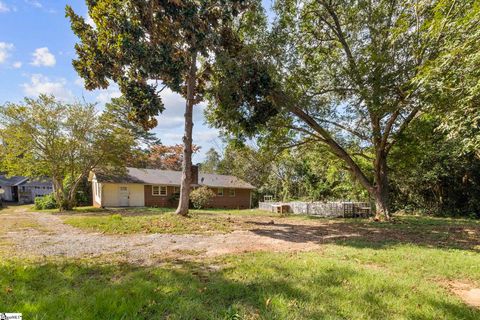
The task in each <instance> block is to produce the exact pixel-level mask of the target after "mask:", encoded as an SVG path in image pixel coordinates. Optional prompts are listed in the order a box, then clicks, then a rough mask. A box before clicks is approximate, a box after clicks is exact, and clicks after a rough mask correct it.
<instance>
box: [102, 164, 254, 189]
mask: <svg viewBox="0 0 480 320" xmlns="http://www.w3.org/2000/svg"><path fill="white" fill-rule="evenodd" d="M95 177H96V178H97V181H98V182H103V183H139V184H161V185H173V186H179V185H180V182H181V179H182V172H180V171H171V170H158V169H139V168H127V170H126V173H104V172H95ZM198 185H200V186H208V187H220V188H237V189H255V187H254V186H252V185H251V184H250V183H248V182H245V181H243V180H241V179H239V178H237V177H234V176H227V175H221V174H206V173H199V174H198Z"/></svg>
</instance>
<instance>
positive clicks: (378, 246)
mask: <svg viewBox="0 0 480 320" xmlns="http://www.w3.org/2000/svg"><path fill="white" fill-rule="evenodd" d="M229 213H230V214H229ZM61 217H62V218H64V219H66V221H67V222H68V223H70V224H72V225H78V226H81V225H83V226H82V227H85V228H87V229H90V228H94V229H98V230H103V231H108V230H111V231H110V232H112V233H131V232H134V231H135V230H137V231H139V232H148V231H146V228H147V226H148V225H149V224H151V223H153V222H154V221H161V223H163V224H164V225H161V224H159V225H157V226H154V227H151V228H158V230H159V231H160V232H161V231H162V230H163V229H162V228H168V230H173V231H174V232H175V230H177V231H176V232H178V233H188V232H186V231H192V232H196V231H197V230H196V229H195V228H198V227H199V226H200V225H204V226H207V227H205V228H206V229H208V230H210V231H212V232H213V231H222V230H223V231H224V232H227V231H228V230H230V228H232V225H231V224H232V223H235V224H238V223H239V222H240V223H247V222H248V221H251V220H255V221H257V222H262V221H269V220H270V219H271V218H272V219H275V224H274V225H270V224H268V225H269V227H268V228H266V229H259V230H257V231H255V232H263V233H262V235H265V236H270V237H274V238H275V237H279V238H283V239H287V240H288V241H296V239H295V238H292V237H291V236H292V232H296V233H297V234H304V235H306V236H308V235H309V234H312V235H314V234H315V233H316V232H326V234H334V233H335V232H338V231H339V230H340V231H342V232H345V233H351V232H356V233H358V236H356V237H351V238H348V237H347V238H343V239H333V240H331V241H326V242H325V243H323V244H322V245H321V247H320V249H319V250H316V251H312V252H302V253H273V252H264V253H244V254H237V255H229V256H222V257H218V258H201V257H196V258H193V259H189V260H185V261H184V260H178V259H176V260H164V261H165V262H164V263H163V264H161V265H157V266H140V265H133V264H126V263H118V262H116V257H115V256H112V257H102V258H98V259H83V260H78V259H77V260H73V259H67V258H61V257H59V258H57V259H52V258H39V257H37V258H34V257H32V258H31V259H29V260H20V259H18V258H14V257H13V256H14V254H13V252H11V254H9V253H8V250H6V251H5V250H0V312H4V311H7V312H22V313H23V316H24V319H192V320H193V319H382V320H383V319H472V320H473V319H480V310H479V309H475V308H473V307H469V306H467V305H466V304H464V303H463V302H462V301H461V299H460V298H459V297H458V296H456V295H455V294H453V293H452V292H450V290H449V289H448V285H449V283H451V282H452V281H461V282H463V283H467V284H469V285H470V286H471V287H472V288H475V287H476V288H480V245H479V244H480V239H479V235H480V223H479V221H474V220H464V219H444V218H426V217H412V216H405V217H399V218H397V220H396V221H395V222H393V223H375V222H369V221H366V220H355V219H346V220H341V219H339V220H334V221H329V220H323V219H311V218H308V217H287V218H280V217H278V216H275V215H272V214H270V213H264V212H262V213H260V214H257V213H256V212H255V211H251V212H247V211H241V212H235V211H233V212H230V211H197V212H195V214H194V215H193V217H192V218H181V217H177V216H175V215H173V214H172V213H171V211H169V210H165V209H161V210H160V209H151V210H147V211H142V210H140V209H138V210H137V211H130V210H127V211H123V212H122V211H113V212H111V211H108V212H97V213H92V214H88V213H74V214H71V215H69V214H66V215H62V216H61ZM152 219H153V220H152ZM229 219H230V220H231V221H230V220H229ZM179 221H187V222H186V225H181V224H180V225H179ZM212 221H213V222H212ZM220 221H223V224H221V222H220ZM232 221H233V222H232ZM293 222H298V223H297V224H293V225H294V227H289V224H288V223H293ZM159 223H160V222H159ZM169 223H170V224H172V225H171V226H168V224H169ZM215 223H220V225H215ZM95 224H97V226H95ZM132 225H133V226H132ZM165 225H167V227H165ZM292 228H293V229H292ZM160 229H162V230H160ZM290 229H292V230H294V231H292V230H290ZM153 230H154V229H151V231H152V232H153ZM252 230H253V229H252ZM289 232H290V233H289ZM312 239H314V238H308V237H307V238H305V239H304V240H303V241H311V240H312ZM4 249H5V248H4ZM190 258H191V257H190Z"/></svg>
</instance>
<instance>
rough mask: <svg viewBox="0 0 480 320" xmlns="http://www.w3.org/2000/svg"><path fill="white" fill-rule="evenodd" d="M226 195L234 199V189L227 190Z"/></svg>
mask: <svg viewBox="0 0 480 320" xmlns="http://www.w3.org/2000/svg"><path fill="white" fill-rule="evenodd" d="M228 195H229V196H230V197H235V189H229V190H228Z"/></svg>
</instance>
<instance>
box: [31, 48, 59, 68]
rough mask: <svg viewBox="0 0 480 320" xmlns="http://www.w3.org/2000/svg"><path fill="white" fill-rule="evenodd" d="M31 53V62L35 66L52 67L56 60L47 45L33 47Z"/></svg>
mask: <svg viewBox="0 0 480 320" xmlns="http://www.w3.org/2000/svg"><path fill="white" fill-rule="evenodd" d="M32 55H33V61H32V63H31V64H32V65H34V66H37V67H39V66H45V67H53V66H54V65H55V63H56V62H57V61H56V59H55V56H54V55H53V54H52V53H51V52H50V51H49V50H48V48H47V47H43V48H37V49H35V51H34V52H33V54H32Z"/></svg>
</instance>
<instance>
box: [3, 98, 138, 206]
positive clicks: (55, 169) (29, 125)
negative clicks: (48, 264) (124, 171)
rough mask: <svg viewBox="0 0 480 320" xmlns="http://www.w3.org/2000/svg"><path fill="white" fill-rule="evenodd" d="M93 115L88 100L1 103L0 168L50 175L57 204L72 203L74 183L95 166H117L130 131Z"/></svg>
mask: <svg viewBox="0 0 480 320" xmlns="http://www.w3.org/2000/svg"><path fill="white" fill-rule="evenodd" d="M108 119H109V118H108V114H107V113H104V114H103V115H102V116H99V115H97V112H96V111H95V106H94V105H93V104H82V103H80V102H74V103H63V102H60V101H58V100H56V99H55V98H54V97H53V96H45V95H41V96H40V97H39V98H38V99H29V98H26V99H25V101H24V103H19V104H14V103H7V104H5V105H4V106H2V107H0V125H1V126H3V128H4V130H2V131H0V138H1V140H2V141H3V142H4V145H3V150H2V151H3V153H2V154H1V155H0V163H1V166H2V168H3V169H4V170H5V171H7V172H8V173H9V174H11V175H21V176H27V177H42V176H47V177H51V178H52V180H53V184H54V190H55V198H56V200H57V203H58V204H59V207H60V209H72V207H73V206H74V205H75V197H76V196H77V188H78V186H79V184H81V182H82V181H83V180H84V179H85V178H86V177H87V176H88V174H89V172H90V171H91V170H93V169H95V168H99V167H112V168H121V167H123V166H124V163H125V160H126V159H127V157H128V156H129V154H130V150H131V148H132V147H133V146H134V144H135V137H133V136H132V135H131V133H130V132H129V130H128V129H124V128H122V127H120V126H118V125H116V124H113V123H111V122H110V121H109V120H108Z"/></svg>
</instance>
